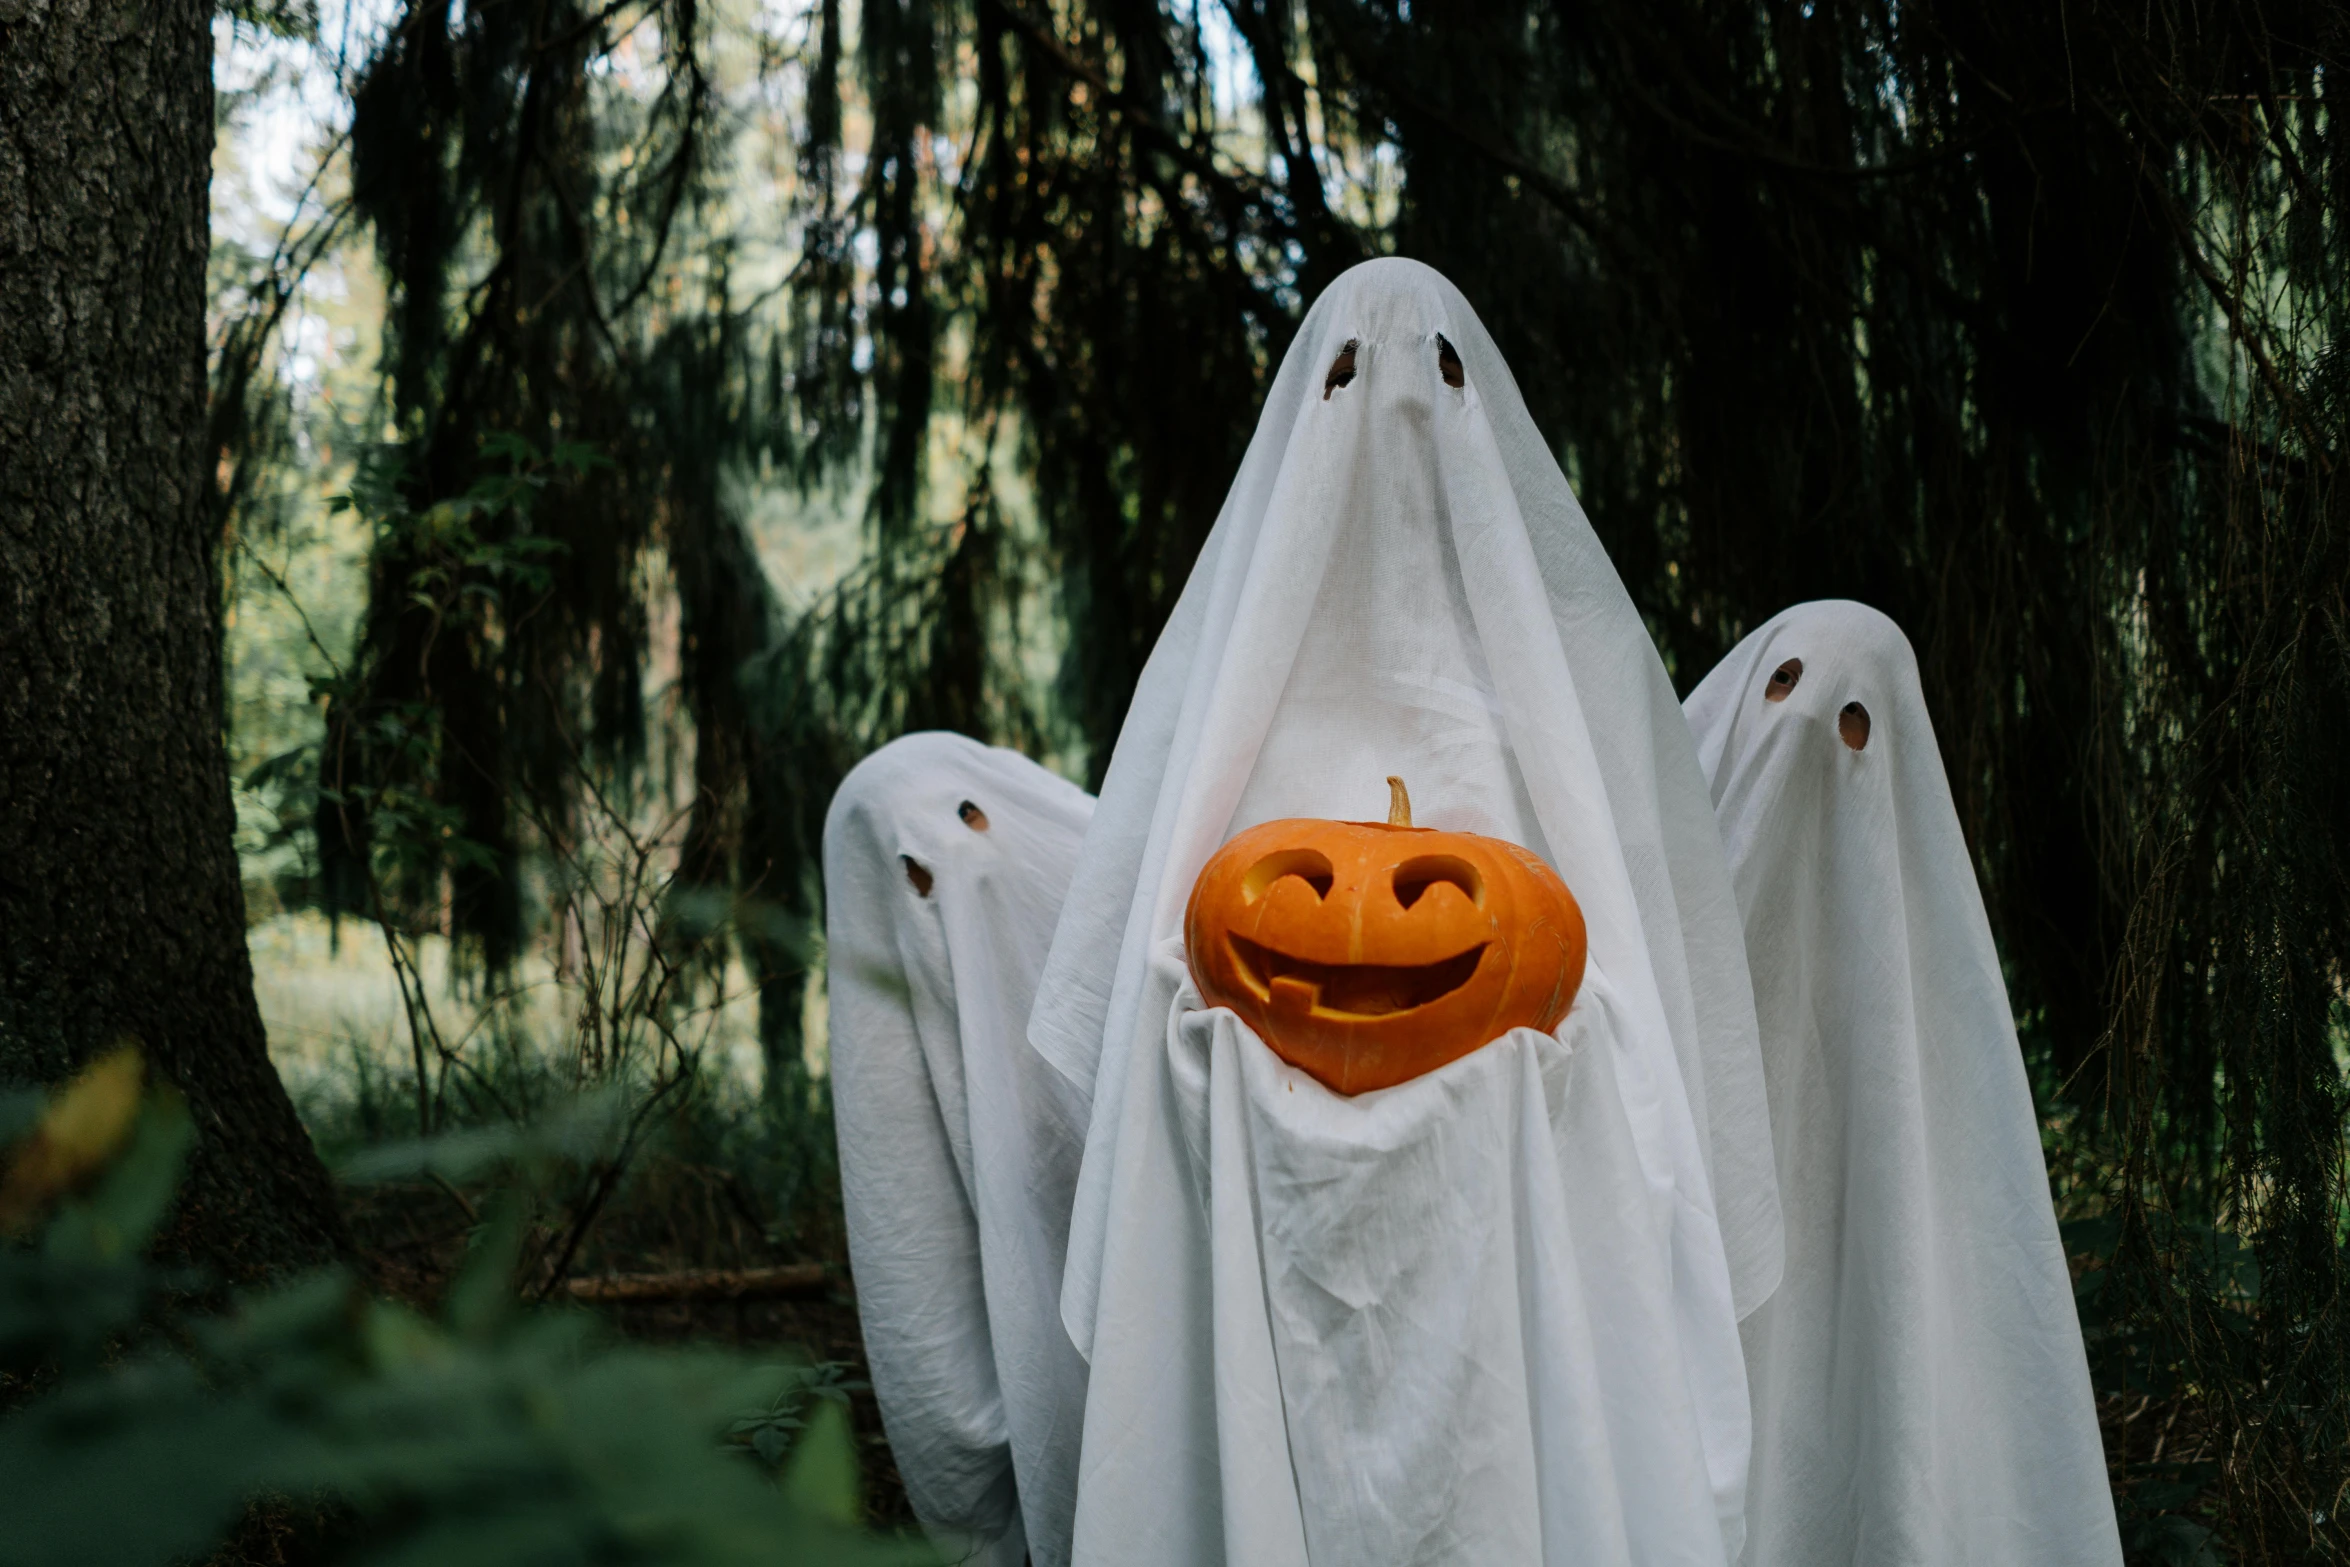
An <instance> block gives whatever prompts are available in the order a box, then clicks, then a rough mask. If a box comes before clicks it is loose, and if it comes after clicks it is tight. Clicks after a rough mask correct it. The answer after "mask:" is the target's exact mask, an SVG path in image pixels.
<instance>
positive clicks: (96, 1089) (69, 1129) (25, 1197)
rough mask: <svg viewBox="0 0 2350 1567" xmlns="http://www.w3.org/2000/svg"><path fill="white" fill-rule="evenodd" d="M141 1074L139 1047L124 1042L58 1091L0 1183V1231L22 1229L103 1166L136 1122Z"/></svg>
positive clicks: (143, 1071) (143, 1075)
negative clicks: (45, 1113)
mask: <svg viewBox="0 0 2350 1567" xmlns="http://www.w3.org/2000/svg"><path fill="white" fill-rule="evenodd" d="M145 1076H146V1065H145V1063H144V1062H143V1061H142V1060H141V1059H140V1056H139V1047H138V1046H137V1045H135V1044H132V1043H131V1042H129V1041H128V1040H125V1041H124V1042H123V1043H121V1044H119V1045H116V1046H115V1047H114V1048H113V1049H112V1050H109V1051H107V1052H106V1053H105V1054H104V1055H101V1056H99V1057H98V1058H97V1059H96V1060H94V1061H92V1062H91V1063H90V1064H89V1065H88V1066H86V1067H84V1068H82V1071H81V1075H80V1076H79V1077H76V1078H75V1079H74V1080H73V1081H72V1082H70V1083H68V1084H66V1085H65V1087H64V1088H62V1089H60V1090H59V1091H58V1093H57V1096H56V1097H55V1098H54V1099H52V1100H50V1102H49V1113H48V1114H47V1115H44V1116H43V1117H41V1124H40V1125H39V1126H37V1127H35V1128H34V1129H33V1134H32V1136H30V1137H28V1138H26V1139H25V1140H24V1142H23V1143H22V1144H21V1145H20V1146H19V1147H18V1149H17V1153H16V1157H15V1158H14V1159H13V1160H11V1161H10V1163H9V1166H8V1178H7V1179H6V1180H5V1181H0V1227H4V1228H7V1229H10V1230H18V1229H22V1228H23V1227H24V1226H25V1224H26V1223H27V1222H28V1221H30V1220H31V1219H32V1218H33V1217H34V1216H35V1215H36V1214H38V1213H39V1212H40V1211H41V1210H42V1209H44V1208H46V1207H47V1206H48V1205H49V1204H50V1202H51V1201H52V1200H54V1199H55V1198H56V1197H58V1196H59V1195H61V1194H63V1193H65V1192H68V1191H71V1190H73V1189H74V1188H75V1187H77V1186H79V1185H81V1184H82V1183H83V1182H84V1181H86V1180H87V1179H89V1177H91V1176H92V1175H95V1174H96V1173H97V1172H98V1171H100V1170H102V1169H104V1168H105V1167H106V1164H107V1161H109V1160H111V1159H112V1158H113V1157H114V1156H115V1154H116V1153H117V1152H119V1151H120V1150H121V1148H122V1145H123V1143H124V1142H125V1141H127V1140H128V1139H129V1137H130V1135H131V1127H132V1125H133V1124H134V1123H135V1122H136V1121H137V1120H138V1118H139V1087H140V1084H141V1082H142V1081H143V1080H144V1078H145Z"/></svg>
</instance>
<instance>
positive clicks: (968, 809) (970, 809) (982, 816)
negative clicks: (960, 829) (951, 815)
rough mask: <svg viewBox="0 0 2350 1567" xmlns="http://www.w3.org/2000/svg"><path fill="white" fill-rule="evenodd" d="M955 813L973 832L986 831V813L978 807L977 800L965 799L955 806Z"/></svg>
mask: <svg viewBox="0 0 2350 1567" xmlns="http://www.w3.org/2000/svg"><path fill="white" fill-rule="evenodd" d="M955 814H956V815H957V816H960V817H961V818H962V819H963V825H964V826H966V827H968V828H970V829H971V830H972V831H973V832H985V831H987V813H986V812H985V811H983V810H981V809H980V808H979V804H978V802H977V801H975V800H965V801H964V802H963V803H962V804H961V805H958V806H956V807H955Z"/></svg>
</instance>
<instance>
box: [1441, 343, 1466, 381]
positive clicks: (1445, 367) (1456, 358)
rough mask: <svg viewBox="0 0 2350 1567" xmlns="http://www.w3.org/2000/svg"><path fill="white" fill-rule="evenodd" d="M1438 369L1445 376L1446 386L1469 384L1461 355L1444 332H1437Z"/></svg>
mask: <svg viewBox="0 0 2350 1567" xmlns="http://www.w3.org/2000/svg"><path fill="white" fill-rule="evenodd" d="M1436 370H1437V373H1438V374H1439V375H1442V376H1443V377H1444V384H1445V385H1446V386H1465V385H1467V384H1468V379H1469V377H1468V372H1467V371H1465V370H1463V369H1462V368H1461V356H1460V355H1459V354H1458V353H1456V352H1454V351H1453V346H1452V344H1451V343H1450V342H1449V341H1447V340H1446V338H1445V335H1444V334H1443V333H1442V332H1439V333H1437V334H1436Z"/></svg>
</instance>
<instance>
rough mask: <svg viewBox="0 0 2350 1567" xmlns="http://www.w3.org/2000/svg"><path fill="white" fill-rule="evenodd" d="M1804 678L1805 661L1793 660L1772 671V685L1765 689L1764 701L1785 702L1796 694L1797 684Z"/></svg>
mask: <svg viewBox="0 0 2350 1567" xmlns="http://www.w3.org/2000/svg"><path fill="white" fill-rule="evenodd" d="M1802 678H1803V660H1802V659H1800V658H1791V659H1789V660H1787V662H1786V663H1784V664H1781V665H1780V666H1779V667H1778V668H1776V669H1774V670H1772V671H1771V683H1770V684H1769V685H1767V686H1765V687H1763V700H1764V701H1766V702H1784V701H1786V700H1787V698H1788V697H1789V696H1790V695H1792V694H1793V693H1794V690H1795V682H1796V681H1798V680H1801V679H1802Z"/></svg>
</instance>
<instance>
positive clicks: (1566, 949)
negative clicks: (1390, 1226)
mask: <svg viewBox="0 0 2350 1567" xmlns="http://www.w3.org/2000/svg"><path fill="white" fill-rule="evenodd" d="M1387 782H1388V787H1389V790H1390V792H1391V796H1392V800H1393V804H1392V805H1391V806H1390V808H1389V811H1388V819H1387V821H1386V822H1384V823H1381V822H1325V821H1314V820H1309V819H1304V818H1293V819H1291V820H1288V821H1278V822H1267V823H1265V824H1264V825H1263V826H1261V827H1251V828H1250V829H1249V830H1248V831H1246V832H1244V833H1241V834H1240V835H1239V836H1237V837H1235V838H1234V839H1233V840H1232V841H1231V842H1229V843H1227V844H1225V845H1224V847H1223V848H1221V849H1219V850H1217V851H1216V854H1215V857H1214V858H1212V859H1210V860H1209V861H1208V863H1207V866H1206V868H1205V869H1203V870H1202V871H1201V872H1200V873H1199V880H1198V881H1196V882H1194V883H1193V884H1192V888H1191V902H1190V904H1189V906H1188V907H1187V908H1186V909H1185V911H1184V916H1183V939H1184V944H1185V947H1186V949H1187V952H1188V956H1189V959H1190V964H1191V973H1192V978H1193V979H1194V981H1196V982H1197V983H1198V985H1199V989H1200V994H1201V995H1202V996H1204V997H1206V998H1207V1000H1208V1002H1209V1003H1210V1004H1211V1005H1214V1006H1221V1007H1230V1008H1231V1009H1232V1010H1233V1011H1234V1012H1236V1013H1238V1014H1239V1015H1240V1017H1241V1018H1242V1020H1243V1021H1245V1022H1246V1023H1247V1024H1248V1025H1249V1026H1250V1027H1251V1028H1253V1029H1255V1030H1256V1031H1257V1033H1258V1035H1259V1036H1260V1037H1261V1038H1262V1039H1263V1040H1264V1041H1265V1043H1266V1044H1268V1045H1270V1046H1271V1047H1272V1048H1273V1052H1274V1053H1275V1054H1276V1055H1278V1056H1280V1057H1281V1059H1283V1060H1284V1061H1287V1062H1288V1063H1289V1064H1290V1065H1292V1066H1294V1067H1297V1068H1298V1069H1300V1070H1301V1071H1305V1072H1310V1073H1312V1074H1313V1075H1314V1076H1315V1077H1316V1078H1318V1079H1320V1080H1321V1081H1322V1082H1323V1083H1324V1084H1326V1085H1327V1086H1329V1087H1330V1088H1333V1089H1335V1090H1337V1091H1338V1092H1339V1093H1342V1094H1359V1093H1363V1092H1366V1091H1367V1090H1370V1089H1373V1088H1388V1087H1392V1086H1393V1085H1395V1084H1397V1083H1402V1082H1407V1081H1409V1080H1410V1079H1412V1078H1415V1077H1418V1076H1419V1075H1420V1074H1421V1073H1423V1072H1433V1071H1435V1070H1436V1069H1437V1068H1438V1067H1440V1066H1442V1065H1444V1064H1445V1063H1446V1062H1448V1061H1453V1060H1457V1059H1459V1058H1460V1057H1462V1056H1465V1055H1467V1054H1468V1053H1469V1052H1470V1051H1472V1050H1475V1049H1477V1048H1478V1047H1479V1046H1481V1045H1486V1044H1490V1043H1491V1042H1492V1041H1494V1040H1496V1039H1499V1038H1500V1037H1501V1036H1502V1035H1504V1034H1506V1033H1508V1032H1509V1031H1510V1030H1511V1029H1513V1028H1533V1029H1539V1030H1541V1031H1543V1032H1545V1033H1548V1032H1549V1031H1550V1030H1551V1029H1554V1028H1556V1027H1558V1023H1559V1019H1561V1018H1563V1017H1565V1016H1566V1015H1567V1008H1569V1007H1570V1006H1572V1005H1574V1001H1575V991H1576V989H1577V987H1578V986H1580V985H1581V984H1582V983H1583V957H1584V945H1585V943H1584V930H1583V911H1582V909H1581V908H1579V907H1577V905H1576V903H1575V897H1574V894H1573V893H1570V892H1569V891H1567V886H1566V883H1565V882H1562V881H1560V880H1559V878H1558V873H1557V872H1555V871H1553V870H1552V869H1551V868H1550V867H1549V866H1547V865H1545V864H1543V863H1542V861H1541V860H1539V859H1537V858H1536V857H1535V856H1534V855H1532V854H1530V853H1528V852H1527V851H1526V850H1524V849H1521V848H1519V847H1518V846H1517V845H1516V844H1514V843H1509V842H1506V841H1504V840H1503V839H1500V838H1487V837H1482V836H1480V835H1478V834H1476V833H1468V832H1436V831H1433V830H1431V829H1429V828H1425V827H1414V826H1413V825H1412V815H1411V800H1410V797H1409V796H1408V795H1407V794H1406V793H1405V792H1404V786H1403V781H1402V780H1401V779H1398V778H1390V779H1388V780H1387Z"/></svg>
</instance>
